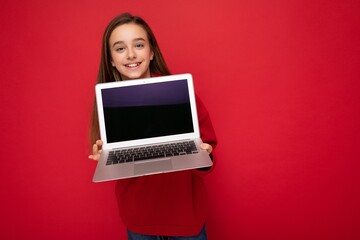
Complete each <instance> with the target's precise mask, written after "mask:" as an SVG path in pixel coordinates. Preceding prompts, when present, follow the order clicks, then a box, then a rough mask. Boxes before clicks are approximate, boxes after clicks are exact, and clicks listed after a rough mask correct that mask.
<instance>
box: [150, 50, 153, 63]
mask: <svg viewBox="0 0 360 240" xmlns="http://www.w3.org/2000/svg"><path fill="white" fill-rule="evenodd" d="M153 59H154V52H153V51H151V56H150V61H152V60H153Z"/></svg>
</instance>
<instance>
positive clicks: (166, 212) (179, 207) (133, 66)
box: [89, 13, 217, 240]
mask: <svg viewBox="0 0 360 240" xmlns="http://www.w3.org/2000/svg"><path fill="white" fill-rule="evenodd" d="M161 75H170V72H169V70H168V67H167V65H166V63H165V61H164V58H163V56H162V54H161V52H160V49H159V46H158V44H157V42H156V39H155V36H154V34H153V32H152V31H151V29H150V27H149V26H148V25H147V23H146V22H145V21H144V20H143V19H141V18H140V17H137V16H132V15H130V14H128V13H126V14H122V15H120V16H118V17H116V18H114V19H113V20H112V21H111V22H110V23H109V25H108V26H107V28H106V29H105V33H104V36H103V40H102V52H101V60H100V69H99V74H98V81H97V82H98V83H104V82H114V81H124V80H131V79H138V78H148V77H152V76H161ZM196 102H197V110H198V118H199V125H200V133H201V138H202V140H203V142H204V143H203V144H202V146H201V148H202V149H204V150H206V151H207V152H208V153H209V154H211V152H212V150H213V148H215V146H216V143H217V141H216V137H215V133H214V130H213V127H212V124H211V120H210V118H209V115H208V112H207V110H206V109H205V107H204V105H203V104H202V102H201V100H200V99H199V98H198V97H196ZM124 117H126V116H124ZM99 138H100V135H99V126H98V118H97V110H96V105H95V104H94V109H93V116H92V128H91V140H92V143H95V144H94V145H93V153H92V155H90V156H89V158H90V159H94V160H98V159H99V155H100V152H101V146H102V142H101V140H98V139H99ZM212 168H213V167H211V168H210V169H209V168H206V169H196V170H188V171H179V172H173V173H165V174H156V175H151V176H143V177H136V178H129V179H124V180H118V181H117V184H116V196H117V201H118V206H119V211H120V216H121V218H122V221H123V223H124V224H125V226H126V228H127V232H128V238H129V239H144V240H146V239H163V238H164V236H167V237H168V239H184V240H185V239H194V240H195V239H198V240H200V239H201V240H203V239H206V232H205V226H204V223H205V215H206V190H205V186H204V183H203V175H205V174H207V173H209V172H210V171H211V170H212Z"/></svg>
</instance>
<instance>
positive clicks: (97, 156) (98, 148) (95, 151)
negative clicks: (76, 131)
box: [89, 140, 103, 160]
mask: <svg viewBox="0 0 360 240" xmlns="http://www.w3.org/2000/svg"><path fill="white" fill-rule="evenodd" d="M102 144H103V143H102V141H101V140H97V141H96V143H95V144H94V145H93V149H92V150H93V154H92V155H89V158H90V159H92V160H99V159H100V153H101V151H102V150H101V147H102Z"/></svg>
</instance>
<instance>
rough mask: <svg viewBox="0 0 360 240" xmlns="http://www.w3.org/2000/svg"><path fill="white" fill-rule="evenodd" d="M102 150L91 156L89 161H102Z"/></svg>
mask: <svg viewBox="0 0 360 240" xmlns="http://www.w3.org/2000/svg"><path fill="white" fill-rule="evenodd" d="M101 151H102V150H99V151H98V153H97V154H93V155H89V159H92V160H99V159H100V153H101Z"/></svg>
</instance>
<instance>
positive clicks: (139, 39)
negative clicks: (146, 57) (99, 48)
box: [112, 37, 145, 47]
mask: <svg viewBox="0 0 360 240" xmlns="http://www.w3.org/2000/svg"><path fill="white" fill-rule="evenodd" d="M132 41H133V42H136V41H145V39H144V38H141V37H139V38H134V39H133V40H132ZM122 43H124V41H117V42H114V44H113V45H112V46H113V47H114V46H115V45H116V44H122Z"/></svg>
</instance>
